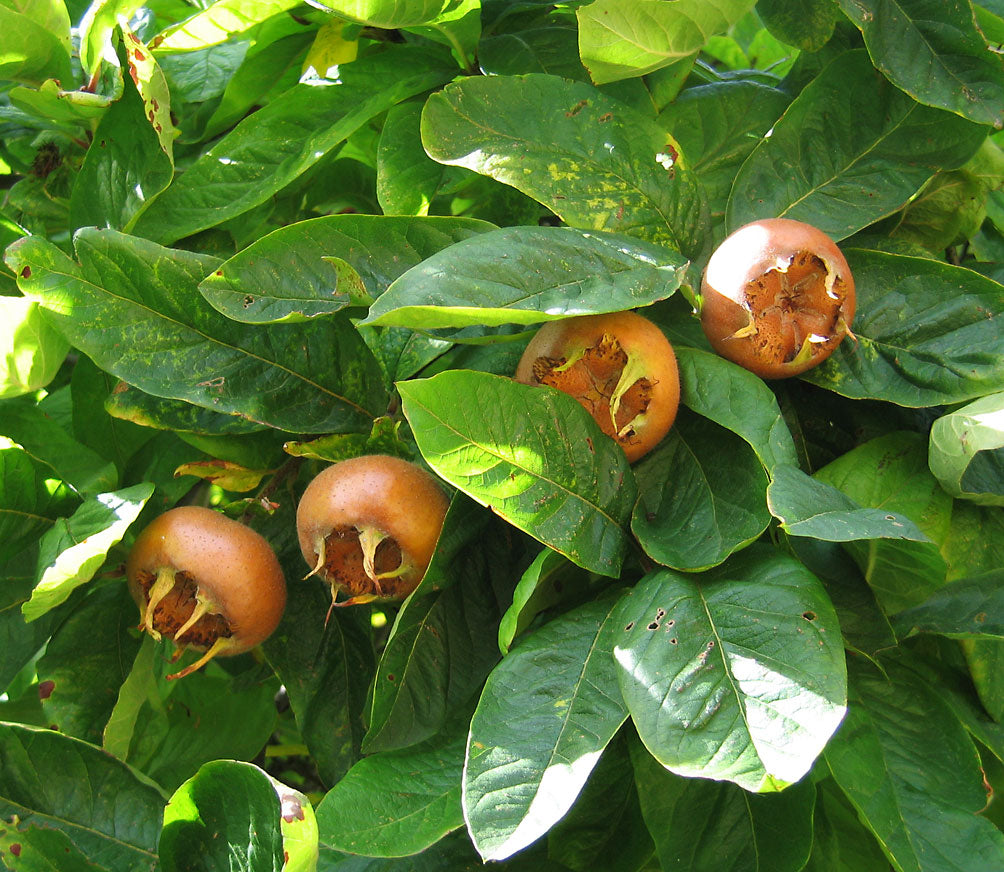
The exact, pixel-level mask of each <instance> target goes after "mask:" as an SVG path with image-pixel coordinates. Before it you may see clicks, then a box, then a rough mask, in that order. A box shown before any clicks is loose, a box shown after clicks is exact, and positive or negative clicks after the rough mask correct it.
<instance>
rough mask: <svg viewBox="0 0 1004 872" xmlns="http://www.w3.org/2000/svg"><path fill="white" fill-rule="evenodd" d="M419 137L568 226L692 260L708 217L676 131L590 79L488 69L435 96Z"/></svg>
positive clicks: (441, 157)
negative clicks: (671, 133)
mask: <svg viewBox="0 0 1004 872" xmlns="http://www.w3.org/2000/svg"><path fill="white" fill-rule="evenodd" d="M422 141H423V143H424V145H425V148H426V151H428V153H429V154H430V155H431V156H432V157H434V158H435V159H436V160H438V161H440V162H441V163H445V164H451V165H456V166H462V167H466V168H467V169H471V170H474V171H475V172H479V173H482V174H484V175H488V176H491V177H492V178H493V179H497V180H498V181H500V182H504V183H505V184H507V185H512V186H513V187H514V188H517V189H518V190H520V191H522V192H524V193H525V194H528V195H529V196H531V197H533V198H534V199H535V200H537V201H538V202H540V203H543V204H544V205H545V206H547V207H548V208H549V209H551V210H552V211H553V212H555V213H556V214H557V215H559V216H560V217H561V218H562V219H564V221H565V222H566V223H567V224H569V225H571V226H572V227H578V228H580V229H582V230H606V231H609V232H612V233H625V234H628V235H630V236H637V237H640V238H642V239H645V240H646V241H648V242H653V243H655V244H656V245H661V246H664V247H666V248H669V249H672V250H674V251H678V252H681V253H682V254H683V255H684V256H685V257H689V258H694V257H695V256H696V255H697V254H698V253H699V252H700V251H701V249H702V247H703V246H704V243H705V239H704V235H705V224H706V220H707V216H706V212H705V210H704V206H703V201H702V199H701V195H700V190H699V187H698V185H697V183H696V181H695V180H694V177H693V175H692V174H691V173H690V171H689V170H687V169H686V162H685V161H683V160H682V159H681V157H680V154H679V151H680V150H679V148H678V146H677V144H676V143H675V141H674V140H673V138H672V137H671V136H669V135H668V134H667V133H666V132H665V131H663V130H661V129H660V128H659V127H658V126H657V125H656V124H655V123H654V122H653V121H651V120H650V119H648V118H646V117H644V116H643V115H640V114H639V113H636V112H635V111H634V110H631V109H629V108H627V107H626V106H624V105H623V104H622V103H619V102H618V101H615V100H612V99H611V98H609V97H607V96H606V95H604V94H603V93H601V92H600V91H598V90H597V89H596V88H594V87H591V86H590V85H587V84H584V83H581V82H573V81H569V80H566V79H560V78H558V77H556V76H547V75H540V74H535V75H528V76H487V77H485V76H482V77H473V78H468V79H465V80H463V81H461V82H458V83H455V84H452V85H449V86H447V87H446V88H444V89H443V90H442V91H439V92H438V93H436V94H433V95H432V96H431V97H430V98H429V100H428V101H427V103H426V105H425V111H424V112H423V114H422Z"/></svg>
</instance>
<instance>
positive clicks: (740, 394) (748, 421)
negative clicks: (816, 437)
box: [675, 345, 798, 472]
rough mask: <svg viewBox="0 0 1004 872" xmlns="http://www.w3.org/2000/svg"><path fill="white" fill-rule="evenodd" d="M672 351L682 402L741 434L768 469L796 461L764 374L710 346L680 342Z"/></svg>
mask: <svg viewBox="0 0 1004 872" xmlns="http://www.w3.org/2000/svg"><path fill="white" fill-rule="evenodd" d="M675 351H676V362H677V364H678V365H679V368H680V398H681V401H682V402H683V403H684V405H686V406H688V407H689V408H691V409H693V410H694V411H695V412H697V413H698V414H699V415H703V416H704V417H705V418H709V419H710V420H712V421H714V422H715V423H716V424H720V425H721V426H722V427H725V428H726V429H728V430H731V431H732V432H733V433H736V434H738V435H739V436H741V437H742V438H743V439H744V440H745V441H746V442H748V443H749V445H750V446H751V447H752V448H753V450H754V451H755V452H756V455H757V457H759V458H760V462H761V463H762V464H763V465H764V468H765V469H766V470H767V471H768V472H771V471H772V470H773V469H774V468H775V467H776V466H777V465H778V464H782V463H783V464H791V465H796V466H797V464H798V459H797V455H796V453H795V443H794V441H793V440H792V438H791V433H790V432H789V430H788V426H787V424H785V422H784V418H783V417H782V415H781V409H780V408H779V407H778V404H777V398H776V397H775V396H774V394H773V392H772V391H771V390H770V388H768V387H767V385H766V384H764V382H763V379H760V378H758V377H757V376H755V375H753V374H752V373H751V372H749V371H747V370H745V369H743V368H742V367H741V366H737V365H736V364H734V363H732V362H731V361H728V360H725V359H724V358H721V357H719V356H718V355H717V354H712V353H711V352H708V351H701V350H699V349H696V348H686V347H683V346H679V345H677V346H676V347H675Z"/></svg>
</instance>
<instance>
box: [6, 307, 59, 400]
mask: <svg viewBox="0 0 1004 872" xmlns="http://www.w3.org/2000/svg"><path fill="white" fill-rule="evenodd" d="M69 349H70V344H69V343H68V342H67V341H66V340H65V339H64V338H63V336H62V334H61V333H59V331H57V330H55V329H53V327H52V326H51V325H50V324H49V322H48V321H46V320H45V318H44V317H42V314H41V312H40V311H39V307H38V303H36V302H35V301H34V300H28V299H25V298H24V297H0V399H7V398H9V397H19V396H21V395H22V394H28V393H32V392H33V391H37V390H38V389H39V388H44V387H45V386H46V385H47V384H48V383H49V382H50V381H52V379H53V377H54V376H55V375H56V372H57V371H58V370H59V367H60V366H61V365H62V363H63V360H64V359H65V358H66V352H67V351H69Z"/></svg>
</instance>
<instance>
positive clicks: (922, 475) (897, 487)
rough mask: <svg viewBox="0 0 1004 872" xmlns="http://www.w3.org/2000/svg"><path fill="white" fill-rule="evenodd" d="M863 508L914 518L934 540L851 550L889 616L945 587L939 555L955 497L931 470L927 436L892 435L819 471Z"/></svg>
mask: <svg viewBox="0 0 1004 872" xmlns="http://www.w3.org/2000/svg"><path fill="white" fill-rule="evenodd" d="M816 477H817V478H818V479H819V480H821V481H823V482H825V483H827V484H829V485H832V486H833V487H835V488H837V489H839V490H841V491H843V493H844V494H846V495H847V496H848V497H849V498H850V499H852V500H854V501H855V502H856V503H858V504H859V505H861V506H865V507H870V508H874V509H881V510H883V511H886V510H888V512H890V513H891V514H894V515H896V514H902V515H905V516H906V517H908V518H909V519H910V520H912V521H913V522H914V523H915V524H916V525H917V527H918V528H919V529H920V531H921V532H922V533H923V534H924V535H926V536H927V537H928V538H929V539H931V540H933V541H930V542H908V541H896V540H892V539H870V540H866V541H862V542H849V543H848V544H847V546H846V547H847V548H848V550H849V552H850V554H851V555H852V556H853V557H854V560H855V561H856V562H857V564H858V566H859V567H860V569H861V571H862V572H863V573H864V576H865V579H866V580H867V581H868V584H869V585H870V586H871V588H872V590H873V591H875V594H876V596H877V597H878V600H879V602H880V603H881V604H882V606H883V607H884V608H885V609H886V610H887V611H888V612H898V611H901V610H902V609H905V608H909V607H910V606H913V605H917V604H918V603H920V602H923V601H924V600H925V599H927V597H928V596H930V595H931V594H932V593H933V592H934V591H935V590H937V589H938V588H939V587H941V586H942V585H943V584H944V583H945V576H946V574H947V566H946V564H945V560H944V558H943V557H942V556H941V554H940V553H939V546H938V544H936V543H940V542H941V541H942V540H943V539H944V538H945V536H946V534H947V532H948V524H949V522H950V519H951V511H952V508H951V498H950V497H949V496H948V495H947V494H946V493H945V492H944V491H943V490H942V489H941V488H940V487H939V485H938V482H937V481H936V480H935V478H934V476H932V475H931V473H930V471H929V470H928V468H927V456H926V451H925V450H924V440H923V437H922V436H920V435H919V434H916V433H907V432H898V433H895V432H894V433H889V434H886V435H885V436H881V437H879V438H877V439H873V440H871V441H870V442H867V443H865V444H864V445H861V446H859V447H858V448H855V449H854V450H852V451H849V452H847V453H846V454H844V455H842V456H841V457H839V458H837V459H836V460H835V461H833V462H832V463H830V464H828V465H826V466H824V467H823V468H822V469H820V470H819V471H818V472H817V473H816Z"/></svg>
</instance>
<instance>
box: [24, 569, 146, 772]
mask: <svg viewBox="0 0 1004 872" xmlns="http://www.w3.org/2000/svg"><path fill="white" fill-rule="evenodd" d="M124 594H125V591H124V589H123V587H122V586H121V585H114V586H112V587H110V588H106V589H105V590H102V591H100V592H99V593H97V595H95V596H88V597H86V598H85V599H84V600H83V601H82V602H81V603H80V604H79V605H78V606H77V607H76V608H74V609H73V611H72V612H71V613H70V615H69V617H67V618H66V620H65V621H63V622H62V623H61V624H60V625H59V627H58V629H57V630H56V632H55V633H53V635H52V638H50V639H49V641H48V643H47V644H46V646H45V653H44V654H43V655H42V656H41V657H40V658H39V660H38V663H37V665H36V673H37V675H38V690H39V696H40V697H42V700H41V702H42V709H43V711H44V712H45V717H46V723H48V724H51V725H53V729H58V730H59V731H60V732H61V733H64V734H65V735H68V736H75V737H76V738H78V739H84V740H85V741H88V742H92V743H94V744H100V743H101V738H102V732H103V731H104V728H105V724H106V723H107V722H108V719H109V717H110V716H111V714H112V710H113V708H114V706H115V700H116V695H117V694H118V689H119V687H120V686H121V684H122V682H123V681H125V680H126V677H127V675H128V672H129V664H130V662H131V661H132V660H133V659H134V658H135V656H136V652H137V651H138V650H139V647H140V640H139V639H138V638H137V637H136V634H135V633H133V634H130V632H129V631H130V630H132V629H133V628H134V627H135V626H136V621H137V615H138V612H137V609H136V604H135V603H134V602H133V601H132V598H131V597H129V596H126V595H124ZM124 757H125V755H124V754H123V755H122V758H123V759H124Z"/></svg>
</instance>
